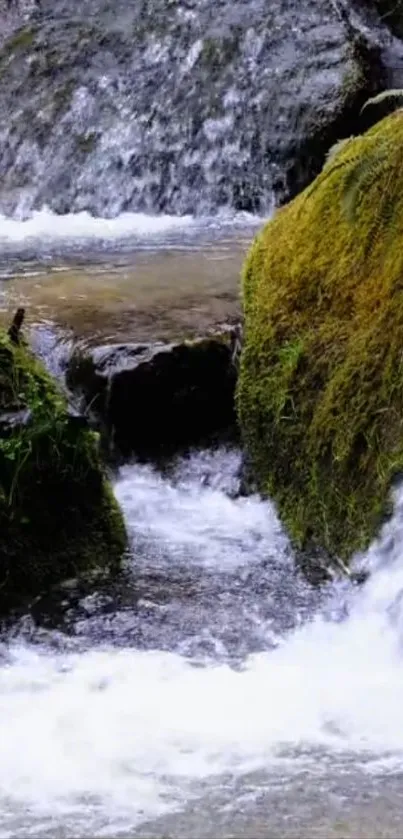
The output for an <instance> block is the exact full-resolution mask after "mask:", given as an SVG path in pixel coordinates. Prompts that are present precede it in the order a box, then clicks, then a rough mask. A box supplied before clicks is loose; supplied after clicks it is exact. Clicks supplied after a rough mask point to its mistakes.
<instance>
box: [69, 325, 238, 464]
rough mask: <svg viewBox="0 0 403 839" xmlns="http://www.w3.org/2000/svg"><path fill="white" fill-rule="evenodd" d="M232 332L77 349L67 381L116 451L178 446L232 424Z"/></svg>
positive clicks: (142, 452)
mask: <svg viewBox="0 0 403 839" xmlns="http://www.w3.org/2000/svg"><path fill="white" fill-rule="evenodd" d="M234 336H235V337H236V330H235V332H234V331H232V332H231V333H229V335H220V336H216V337H210V338H204V339H200V340H196V341H191V342H184V343H182V344H154V345H152V346H148V345H144V344H128V345H127V344H126V345H111V346H105V347H98V348H96V349H93V350H86V351H83V350H81V349H77V350H76V351H75V352H74V353H73V355H72V358H71V361H70V364H69V367H68V371H67V384H68V386H69V388H71V390H73V391H74V392H75V393H79V394H80V396H81V399H82V404H81V407H82V409H83V410H86V411H88V412H89V413H90V415H91V417H92V419H93V421H95V424H96V427H97V428H99V429H101V430H102V431H103V436H104V439H106V440H107V441H108V444H109V445H110V446H112V449H113V450H114V452H115V453H118V454H120V455H123V457H127V456H129V455H130V454H133V453H135V454H137V455H139V456H144V457H155V456H158V455H160V454H165V453H170V452H174V451H178V450H180V449H183V448H184V447H186V446H190V445H192V444H197V443H201V442H203V441H206V440H207V439H211V437H212V436H214V435H215V436H217V435H218V436H220V435H221V436H222V435H223V434H224V435H226V434H228V433H231V432H233V431H234V426H235V409H234V392H235V384H236V378H237V367H236V359H235V358H234V353H235V352H236V348H235V345H234Z"/></svg>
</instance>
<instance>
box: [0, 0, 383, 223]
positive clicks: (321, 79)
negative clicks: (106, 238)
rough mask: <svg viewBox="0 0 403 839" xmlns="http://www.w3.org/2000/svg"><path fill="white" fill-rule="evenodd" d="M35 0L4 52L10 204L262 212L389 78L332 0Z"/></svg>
mask: <svg viewBox="0 0 403 839" xmlns="http://www.w3.org/2000/svg"><path fill="white" fill-rule="evenodd" d="M38 8H39V9H40V11H39V12H38V11H36V14H35V15H34V16H33V17H32V20H31V22H30V23H29V24H28V25H25V26H23V27H21V28H20V29H19V30H18V31H17V32H14V33H13V35H12V36H11V37H10V38H9V39H8V40H7V41H6V43H4V44H3V47H2V49H1V50H0V184H1V186H0V211H3V212H4V211H6V212H15V211H16V210H18V212H19V213H25V212H29V211H31V210H33V209H38V208H42V206H43V205H48V206H49V207H50V208H51V209H53V210H55V211H56V212H67V211H81V210H89V211H91V212H92V213H94V214H96V215H115V214H117V213H119V212H121V211H127V210H135V211H139V210H140V211H150V212H156V211H169V212H175V213H188V212H197V213H199V214H206V213H210V212H215V211H216V210H217V208H218V207H228V206H229V207H233V208H235V209H238V210H249V211H253V212H260V213H264V212H267V210H268V209H269V208H270V207H271V202H272V190H273V189H274V191H275V192H276V194H277V196H278V197H279V198H280V199H281V198H284V196H288V195H289V194H290V193H295V191H296V190H298V189H300V188H301V187H302V186H304V185H306V184H307V182H308V181H309V180H310V178H311V177H312V176H313V175H315V174H316V173H317V172H318V171H319V169H320V166H321V163H322V161H323V156H324V153H325V150H326V149H327V147H328V146H329V144H331V143H332V142H333V141H334V140H335V139H337V138H338V137H340V136H346V135H348V134H350V133H352V132H353V131H354V130H355V129H356V127H357V125H358V121H359V110H360V106H361V105H362V104H363V102H364V100H365V99H366V98H367V97H368V96H369V95H370V94H372V93H374V92H376V91H377V90H378V89H379V87H382V86H383V85H384V83H385V79H384V73H383V66H382V61H381V57H380V51H379V49H377V47H376V46H374V45H373V44H372V45H371V46H368V45H367V44H366V42H365V41H364V40H363V38H362V37H361V36H360V37H355V36H354V34H352V31H351V28H349V27H348V26H347V25H346V22H345V21H344V20H343V19H342V18H341V17H340V15H339V13H338V10H337V4H336V3H333V2H329V0H304V3H298V2H297V0H219V2H218V0H198V2H194V0H188V2H184V0H171V2H169V3H168V2H166V0H152V2H151V0H116V2H115V3H113V4H111V3H110V2H107V0H74V1H73V0H41V2H40V4H38Z"/></svg>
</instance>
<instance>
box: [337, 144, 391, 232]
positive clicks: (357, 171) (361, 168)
mask: <svg viewBox="0 0 403 839" xmlns="http://www.w3.org/2000/svg"><path fill="white" fill-rule="evenodd" d="M387 157H388V153H387V149H386V148H377V149H376V150H374V151H373V153H372V154H370V155H369V156H368V157H360V159H359V160H358V162H357V163H356V165H355V166H352V168H351V169H350V170H349V171H348V172H347V174H346V176H345V178H344V183H343V195H342V206H343V209H344V212H345V213H346V216H347V218H348V220H349V221H351V222H354V221H355V219H356V217H357V211H358V209H359V206H360V204H361V201H362V198H363V197H364V196H365V193H366V192H367V191H368V190H369V189H370V188H371V186H372V184H373V183H374V181H376V179H377V178H378V177H379V175H380V173H381V171H382V168H383V166H384V164H385V162H386V160H387Z"/></svg>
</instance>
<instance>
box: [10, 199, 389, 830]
mask: <svg viewBox="0 0 403 839" xmlns="http://www.w3.org/2000/svg"><path fill="white" fill-rule="evenodd" d="M243 221H244V223H243V224H241V223H240V224H239V228H238V231H237V235H234V231H232V235H231V236H229V235H228V230H226V228H225V225H223V227H222V228H221V230H219V229H218V227H217V226H214V227H213V233H212V229H211V228H210V229H209V228H208V227H207V228H206V229H204V230H202V231H200V229H198V231H194V230H193V231H192V233H191V235H190V231H189V229H188V227H187V222H186V223H184V225H183V227H182V232H181V230H180V228H179V229H178V228H176V229H172V227H170V225H169V224H167V220H165V230H164V231H162V230H161V227H162V224H161V219H160V220H159V222H158V224H157V225H156V226H155V227H153V221H152V220H150V221H149V228H148V235H147V236H144V230H142V231H141V235H140V233H139V232H138V231H137V234H136V235H137V241H136V242H133V238H131V237H132V235H133V224H134V220H133V219H132V227H131V229H130V235H129V238H126V239H125V241H124V243H123V244H122V240H121V239H119V237H115V238H113V236H112V237H111V236H109V237H108V235H105V236H102V235H100V236H99V235H98V236H91V235H89V234H88V229H87V230H85V228H84V229H83V228H82V227H81V235H80V236H79V237H77V238H74V236H72V235H71V234H70V235H67V234H66V235H64V237H59V238H58V237H57V236H55V235H54V234H52V225H53V224H54V218H53V217H52V216H51V215H49V216H48V218H47V224H48V233H49V235H44V231H43V229H41V230H40V232H39V233H38V232H37V231H36V235H34V236H32V235H31V234H32V224H31V230H27V227H25V228H24V227H23V225H24V224H27V222H19V223H17V222H15V223H14V222H13V225H14V227H13V228H12V229H13V231H14V237H13V236H11V235H4V242H3V252H6V251H7V260H6V259H4V265H6V263H7V266H8V270H4V271H3V274H2V278H1V280H0V294H1V295H2V297H1V299H2V309H3V314H4V316H6V313H7V312H8V313H9V312H10V310H12V307H13V306H15V304H16V302H18V301H19V300H21V299H23V300H24V302H25V304H26V305H27V307H28V311H29V313H30V323H31V327H32V335H33V336H34V337H35V336H36V340H37V343H38V347H39V348H40V349H41V351H42V355H43V357H44V358H45V360H46V361H47V363H48V364H50V366H51V367H52V365H53V367H54V366H55V353H54V344H52V340H53V339H54V340H56V341H57V342H58V345H61V346H63V342H64V343H65V344H66V342H67V343H68V341H70V340H72V337H71V336H72V335H79V334H80V330H81V335H82V336H84V337H85V339H86V340H92V339H91V317H92V316H91V312H97V313H98V315H97V317H96V318H95V320H93V321H92V329H93V335H92V338H94V336H95V338H96V339H97V340H99V338H102V337H106V336H107V335H108V331H107V330H108V329H111V324H112V327H113V328H115V327H114V322H113V319H112V320H111V319H110V318H112V315H113V314H114V313H115V315H116V323H117V322H118V321H119V317H118V313H119V312H118V309H119V307H118V308H117V309H116V306H117V304H116V299H118V300H119V301H120V302H119V305H122V311H124V312H126V314H127V313H128V311H129V310H130V317H128V319H127V320H126V321H125V320H124V318H121V319H120V321H119V322H120V323H121V329H122V332H121V333H119V330H118V334H121V335H122V336H123V335H125V334H126V333H127V331H128V330H133V329H136V330H137V329H139V330H140V331H141V329H142V328H144V330H145V331H144V336H146V335H147V334H150V333H149V332H147V329H149V328H150V327H149V326H148V327H147V323H149V322H148V321H147V319H146V313H147V312H148V315H149V318H152V317H154V334H155V331H156V330H157V331H158V329H160V328H161V329H162V331H163V332H164V330H167V337H169V332H170V330H171V329H173V330H179V328H183V321H182V320H181V317H182V318H183V316H184V315H183V312H184V311H185V310H186V311H187V316H186V317H187V318H188V320H187V321H186V324H187V325H186V329H189V330H190V331H191V329H192V328H193V329H194V330H195V331H197V329H198V328H200V325H201V324H203V323H204V320H203V319H204V318H206V317H210V316H211V313H212V311H215V309H214V306H216V305H217V299H218V298H219V299H220V301H221V303H220V306H221V308H220V310H219V312H217V319H218V320H220V319H224V320H225V319H226V318H230V317H231V316H235V309H234V308H232V307H234V306H235V307H236V306H237V305H238V304H237V290H238V284H239V267H240V264H241V261H242V258H243V253H244V250H245V248H246V247H247V243H248V242H249V241H250V238H251V236H252V235H253V231H254V229H255V228H256V226H257V225H258V223H259V222H258V220H257V219H255V220H254V222H252V221H251V220H249V222H248V224H249V226H248V225H245V220H243ZM65 222H66V224H67V225H69V224H70V231H71V226H72V225H74V224H77V219H70V220H69V219H66V220H65ZM18 225H20V227H19V249H18V253H16V254H15V255H14V256H13V255H12V248H13V246H14V245H13V242H14V244H15V241H16V239H18V236H17V235H16V234H17V233H18ZM105 225H106V227H107V225H108V222H105ZM151 228H152V235H151ZM65 229H66V228H65ZM67 229H69V228H68V227H67ZM4 230H6V232H7V227H6V228H3V233H4ZM100 230H101V233H102V226H100ZM8 233H9V231H8ZM27 233H29V235H26V234H27ZM98 233H99V230H98ZM0 238H1V237H0ZM140 240H141V242H140ZM217 264H219V265H220V270H216V267H217ZM170 266H173V267H172V270H173V274H175V277H176V281H177V286H176V287H175V286H174V283H173V279H172V277H173V274H172V276H171V281H170V283H169V284H167V285H166V286H164V283H163V282H162V283H161V277H162V272H164V276H166V274H165V269H166V271H169V270H170ZM206 266H207V267H206ZM221 266H222V268H221ZM57 269H59V270H57ZM74 272H75V276H76V277H77V280H76V286H75V285H74V282H73V280H72V277H73V275H74ZM63 278H66V282H65V280H64V279H63ZM79 278H81V281H82V289H83V290H82V292H81V294H82V297H78V301H80V300H81V302H83V301H84V303H86V304H88V305H87V308H85V306H84V305H83V309H85V311H86V317H85V318H84V319H83V318H82V311H81V308H80V305H79V302H77V301H76V302H77V305H76V304H75V302H74V300H75V297H74V292H73V293H71V294H70V295H68V294H67V293H66V292H67V288H68V287H69V288H72V289H73V290H74V289H75V288H76V287H77V289H78V282H79ZM207 278H209V279H208V281H207ZM186 279H187V280H188V287H189V285H192V284H193V285H194V286H195V287H196V291H195V289H193V291H195V295H196V297H197V303H196V302H195V305H194V310H192V309H191V307H190V308H187V305H184V306H183V307H181V306H180V301H181V300H182V298H183V294H184V289H185V286H186V282H185V280H186ZM64 282H65V285H64V287H63V283H64ZM70 283H72V285H71V286H70ZM112 287H115V289H117V290H116V299H115V297H114V296H113V295H110V294H106V293H105V288H107V289H108V288H109V289H111V288H112ZM168 287H169V295H170V297H169V306H170V310H172V311H177V312H182V315H181V316H180V315H179V314H177V315H176V316H175V318H174V323H173V324H172V323H171V324H168V325H167V324H164V323H163V321H160V319H159V317H155V312H156V311H157V312H158V311H161V312H162V311H163V310H165V309H164V307H166V305H167V304H166V300H165V298H164V294H166V293H168V291H167V289H168ZM175 288H176V292H175V293H176V298H177V304H178V305H177V306H176V307H175V305H174V300H173V298H174V297H175V293H174V289H175ZM77 293H78V292H77ZM220 294H222V295H223V296H221V297H219V295H220ZM97 295H98V297H97ZM196 297H195V299H196ZM101 301H103V302H102V305H101ZM130 301H132V303H133V306H132V309H130V305H129V303H130ZM133 301H134V302H133ZM140 301H141V307H142V315H141V317H140V316H139V313H138V309H137V308H136V305H135V302H137V304H138V305H140ZM159 306H161V309H159ZM100 313H101V314H100ZM153 313H154V315H153ZM101 315H102V317H101ZM80 317H81V320H80ZM198 318H201V319H202V320H201V321H200V322H199V321H198ZM86 330H87V331H86ZM136 334H137V332H136ZM52 336H53V338H52ZM51 339H52V340H51ZM240 464H241V453H240V452H239V451H237V450H236V449H233V448H221V449H217V450H214V451H199V452H193V453H191V454H190V455H189V456H188V457H186V458H178V459H177V460H176V461H175V462H173V463H171V464H170V466H169V468H167V469H166V470H165V471H164V472H163V473H162V472H159V471H158V470H156V469H155V468H154V467H152V466H151V465H146V464H138V463H136V462H131V463H127V464H125V465H124V466H123V467H122V468H121V469H120V471H119V472H118V474H117V475H116V476H115V481H114V488H115V493H116V496H117V498H118V500H119V503H120V504H121V506H122V509H123V511H124V515H125V518H126V522H127V526H128V529H129V534H130V550H129V552H128V555H127V558H126V561H125V563H124V566H123V568H122V570H121V572H120V573H119V574H117V575H116V576H114V577H113V578H108V577H105V578H100V579H89V580H85V579H83V580H81V581H69V582H68V583H67V584H64V585H62V586H60V588H59V589H55V590H54V591H53V592H50V593H49V594H48V595H47V596H46V597H42V598H41V599H39V600H38V601H37V602H36V603H34V604H33V606H32V608H31V610H30V612H29V613H28V614H26V615H24V616H23V617H21V618H19V619H18V620H17V621H15V622H14V623H11V624H9V625H7V626H3V630H2V633H1V636H0V638H1V640H0V744H1V746H0V749H1V751H0V754H1V758H2V759H1V761H0V837H4V839H11V837H18V838H19V839H25V837H39V836H40V837H49V839H50V837H59V838H60V839H62V837H63V838H64V837H65V839H67V837H69V836H73V835H74V836H77V837H88V839H89V837H94V836H98V837H102V836H105V837H110V836H112V835H113V836H117V837H118V836H119V837H120V836H121V837H129V836H130V837H156V836H161V837H168V836H169V837H194V839H203V837H206V839H207V837H211V839H213V837H222V839H224V837H248V838H250V837H252V836H253V837H265V839H293V837H307V838H308V836H309V837H311V836H314V837H320V839H325V837H326V839H327V837H333V836H334V837H368V836H369V835H371V836H375V835H376V836H377V837H396V839H397V837H399V836H400V835H401V813H402V807H403V801H402V795H403V793H402V789H403V786H402V777H403V735H402V728H401V725H400V721H401V707H402V702H403V681H402V676H401V673H402V671H401V667H402V646H401V645H402V637H403V636H402V628H403V611H402V602H403V601H402V592H403V565H402V561H401V556H402V542H401V532H402V525H403V492H402V490H398V491H397V494H396V503H395V513H394V516H393V518H392V520H391V521H390V522H389V523H388V524H387V525H386V527H385V529H384V531H383V532H382V534H381V536H380V538H379V540H378V541H377V542H375V543H374V544H373V545H372V546H371V548H370V550H369V551H368V552H367V554H366V555H365V556H362V557H357V558H356V559H355V565H356V567H357V568H360V567H365V568H367V569H368V570H370V571H371V575H370V578H369V580H368V581H367V582H366V583H365V584H364V585H363V586H361V587H359V586H356V585H353V584H352V583H350V582H349V581H346V580H344V581H338V582H334V583H332V584H329V585H328V586H327V587H322V588H314V587H312V586H310V585H309V584H308V583H307V582H306V580H305V579H304V578H303V577H302V576H300V574H299V573H298V572H297V571H296V570H295V565H294V558H293V554H292V550H291V547H290V544H289V542H288V539H287V536H286V534H285V533H284V532H283V530H282V528H281V526H280V524H279V521H278V518H277V515H276V511H275V509H274V507H273V506H272V505H270V504H269V503H265V502H263V501H262V500H261V499H260V498H258V497H257V496H249V497H243V496H240V495H239V471H240ZM374 831H376V833H375V832H374Z"/></svg>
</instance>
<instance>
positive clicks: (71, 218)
mask: <svg viewBox="0 0 403 839" xmlns="http://www.w3.org/2000/svg"><path fill="white" fill-rule="evenodd" d="M263 221H264V219H263V218H258V217H257V216H253V215H251V214H249V213H230V212H221V213H218V214H217V215H216V216H212V217H205V218H197V217H195V216H191V215H184V216H174V215H155V216H152V215H147V214H145V213H121V214H120V215H118V216H116V217H114V218H100V217H96V216H93V215H91V214H90V213H88V212H81V213H70V214H67V215H58V214H56V213H53V212H52V211H51V210H49V209H47V208H44V209H42V210H38V211H35V212H33V213H32V215H30V216H29V217H28V218H10V217H7V216H2V215H0V251H1V249H2V248H3V249H9V248H10V247H12V246H13V245H24V244H25V245H34V244H38V243H39V244H43V245H49V244H50V243H53V244H54V245H59V246H60V245H63V244H65V245H66V244H69V243H70V244H75V245H85V244H87V245H94V244H96V243H105V244H106V245H110V244H111V243H113V242H116V243H122V242H123V243H124V242H125V241H128V242H130V241H133V242H134V243H136V242H146V243H147V242H150V243H153V242H155V241H157V242H158V240H162V241H164V240H165V239H166V238H168V239H169V240H170V238H171V237H176V238H177V239H178V243H179V244H180V242H181V241H182V240H183V238H185V239H186V237H187V236H194V235H196V236H200V235H204V236H207V237H208V235H209V232H210V234H215V235H216V234H217V232H218V234H220V233H221V232H223V231H230V232H233V231H237V230H242V229H252V230H253V229H255V228H257V227H258V226H259V225H260V224H262V222H263Z"/></svg>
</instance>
